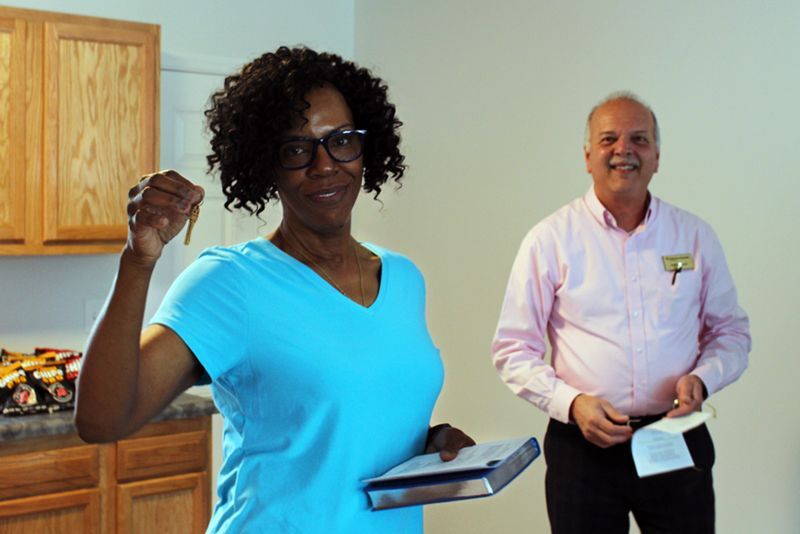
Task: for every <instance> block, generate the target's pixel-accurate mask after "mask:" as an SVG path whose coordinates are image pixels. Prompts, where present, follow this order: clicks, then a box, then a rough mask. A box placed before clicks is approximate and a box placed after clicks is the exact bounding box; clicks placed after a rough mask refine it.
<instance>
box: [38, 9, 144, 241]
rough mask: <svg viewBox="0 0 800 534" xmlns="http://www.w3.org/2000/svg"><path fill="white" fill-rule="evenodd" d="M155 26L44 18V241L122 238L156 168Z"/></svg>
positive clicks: (111, 239) (121, 239) (118, 239)
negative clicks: (137, 195) (137, 191)
mask: <svg viewBox="0 0 800 534" xmlns="http://www.w3.org/2000/svg"><path fill="white" fill-rule="evenodd" d="M157 40H158V35H157V32H147V31H136V30H133V29H123V28H105V27H102V26H97V25H95V26H92V25H88V24H87V25H81V24H77V23H69V22H46V23H45V65H44V71H45V80H46V87H45V98H44V103H45V111H44V120H45V132H44V149H43V152H44V154H43V157H44V173H45V179H44V186H45V189H44V190H45V194H44V206H43V209H44V211H43V214H42V216H43V225H42V226H43V230H44V232H43V233H44V243H45V244H55V243H76V242H87V243H101V242H103V241H106V242H107V241H117V242H120V243H121V242H123V241H124V239H125V236H126V232H127V226H126V221H127V217H126V213H125V206H126V204H127V192H128V189H129V188H130V187H131V186H132V185H133V184H135V183H136V181H137V179H138V177H139V176H141V175H142V174H145V173H148V172H152V171H154V170H156V168H155V167H156V162H157V148H156V147H157V139H156V138H157V135H154V133H155V132H157V125H156V120H155V119H156V116H157V114H158V109H157V106H158V103H157V101H156V99H155V97H156V94H157V83H158V80H157V78H158V58H157V57H156V50H157V49H158V46H157Z"/></svg>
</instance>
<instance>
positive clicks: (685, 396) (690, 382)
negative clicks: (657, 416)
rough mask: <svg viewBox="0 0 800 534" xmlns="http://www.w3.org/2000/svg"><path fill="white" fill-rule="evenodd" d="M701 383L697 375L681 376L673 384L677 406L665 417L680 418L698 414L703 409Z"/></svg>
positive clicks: (702, 388)
mask: <svg viewBox="0 0 800 534" xmlns="http://www.w3.org/2000/svg"><path fill="white" fill-rule="evenodd" d="M704 389H705V388H704V386H703V381H702V380H700V377H699V376H697V375H683V376H682V377H680V378H679V379H678V383H677V384H675V397H676V399H677V401H678V406H677V407H676V408H673V409H672V410H670V411H669V412H667V417H680V416H682V415H689V414H690V413H692V412H699V411H700V409H701V408H702V407H703V400H704V398H703V390H704Z"/></svg>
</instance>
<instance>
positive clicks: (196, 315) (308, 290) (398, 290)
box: [151, 238, 443, 534]
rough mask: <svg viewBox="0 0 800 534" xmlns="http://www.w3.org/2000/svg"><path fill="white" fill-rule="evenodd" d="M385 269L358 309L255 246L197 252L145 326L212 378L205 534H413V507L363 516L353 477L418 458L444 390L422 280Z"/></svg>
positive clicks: (272, 250) (386, 256)
mask: <svg viewBox="0 0 800 534" xmlns="http://www.w3.org/2000/svg"><path fill="white" fill-rule="evenodd" d="M365 246H367V247H368V248H369V249H370V250H371V251H373V252H374V253H375V254H377V255H378V256H379V257H380V259H381V263H382V268H381V280H380V291H379V293H378V296H377V299H376V300H375V302H374V303H373V304H372V305H371V306H369V307H368V308H365V307H363V306H360V305H359V304H357V303H355V302H353V301H352V300H350V299H349V298H347V297H346V296H344V295H342V294H341V293H339V292H338V291H337V290H336V289H335V288H333V287H332V286H331V285H330V284H328V283H327V282H326V281H325V280H324V279H322V278H321V277H320V276H319V275H317V274H316V273H315V272H314V271H313V270H312V269H310V268H309V267H307V266H306V265H304V264H303V263H301V262H299V261H297V260H295V259H294V258H292V257H291V256H289V255H287V254H285V253H284V252H283V251H281V250H280V249H278V248H277V247H276V246H274V245H273V244H272V243H270V242H269V241H268V240H266V239H263V238H259V239H256V240H253V241H249V242H247V243H243V244H240V245H236V246H233V247H227V248H211V249H208V250H206V251H205V252H203V254H201V255H200V257H199V258H198V260H197V261H196V262H194V263H193V264H192V265H191V266H190V267H189V268H188V269H187V270H186V271H185V272H184V273H183V274H181V276H180V277H179V278H178V279H177V280H176V282H175V284H174V285H173V286H172V287H171V288H170V290H169V292H168V293H167V295H166V297H165V299H164V302H163V303H162V305H161V307H160V309H159V310H158V312H157V313H156V315H155V317H154V318H153V320H152V321H151V322H152V323H159V324H163V325H165V326H167V327H169V328H170V329H172V330H174V331H175V332H176V333H177V334H178V335H179V336H180V337H181V339H183V341H184V342H185V343H186V344H187V345H188V346H189V348H190V349H191V350H192V352H194V354H195V356H196V357H197V359H198V360H199V361H200V363H201V364H202V366H203V367H204V368H205V370H206V372H207V373H208V375H209V377H210V378H211V390H212V393H213V396H214V401H215V403H216V405H217V407H218V409H219V411H220V413H221V414H222V416H223V417H224V421H225V422H224V436H223V457H224V458H223V464H222V468H221V471H220V474H219V478H218V487H217V492H218V494H219V502H218V504H217V506H216V508H215V510H214V514H213V517H212V519H211V523H210V524H209V527H208V530H209V532H235V533H240V532H280V533H302V534H310V533H311V534H313V533H317V532H318V533H325V534H332V533H348V534H350V533H373V532H374V533H381V534H386V533H403V534H408V533H418V532H422V509H421V508H420V507H410V508H400V509H395V510H384V511H378V512H372V511H370V510H369V508H368V501H367V497H366V495H365V493H364V492H363V484H362V483H361V482H360V481H361V480H362V479H365V478H368V477H372V476H377V475H379V474H381V473H383V472H384V471H386V470H387V469H389V468H390V467H392V466H393V465H395V464H397V463H399V462H401V461H403V460H405V459H407V458H409V457H410V456H412V455H414V454H419V453H421V452H422V450H423V447H424V442H425V436H426V433H427V430H428V424H429V420H430V415H431V411H432V409H433V405H434V403H435V401H436V398H437V396H438V395H439V391H440V389H441V386H442V380H443V370H442V363H441V359H440V357H439V351H438V350H437V349H436V347H435V346H434V345H433V342H432V341H431V338H430V335H429V333H428V328H427V324H426V320H425V285H424V281H423V278H422V275H421V274H420V272H419V270H418V269H417V268H416V267H415V266H414V264H413V263H412V262H411V261H410V260H408V259H407V258H405V257H403V256H401V255H399V254H396V253H393V252H390V251H387V250H385V249H381V248H379V247H376V246H374V245H365Z"/></svg>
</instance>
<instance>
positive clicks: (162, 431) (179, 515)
mask: <svg viewBox="0 0 800 534" xmlns="http://www.w3.org/2000/svg"><path fill="white" fill-rule="evenodd" d="M210 458H211V420H210V416H204V417H197V418H192V419H179V420H170V421H162V422H158V423H151V424H150V425H147V426H146V427H145V428H144V429H142V430H141V431H140V432H138V433H136V434H134V435H133V436H131V437H130V438H127V439H124V440H120V441H118V442H116V443H108V444H103V445H87V444H85V443H83V442H82V441H80V439H78V437H77V436H75V435H74V434H73V435H68V436H58V437H55V438H53V437H46V438H35V439H28V440H19V441H13V442H8V443H4V444H3V445H2V447H0V532H3V533H6V532H9V533H16V532H19V533H20V534H21V533H25V534H28V533H30V532H53V533H56V532H86V533H119V534H123V533H124V534H127V533H142V534H144V533H148V534H149V533H152V532H159V533H165V534H170V533H175V534H184V533H195V532H197V533H202V532H204V531H205V528H206V525H207V524H208V521H209V518H210V477H209V468H210Z"/></svg>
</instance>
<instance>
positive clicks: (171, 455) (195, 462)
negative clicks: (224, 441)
mask: <svg viewBox="0 0 800 534" xmlns="http://www.w3.org/2000/svg"><path fill="white" fill-rule="evenodd" d="M208 447H209V435H208V432H207V431H205V430H199V431H196V432H184V433H181V434H175V435H171V436H170V435H167V436H153V437H145V438H134V439H126V440H122V441H120V442H118V443H117V480H119V481H128V480H136V479H141V478H150V477H156V476H164V475H174V474H179V473H188V472H192V471H203V470H205V468H206V465H207V463H208Z"/></svg>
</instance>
